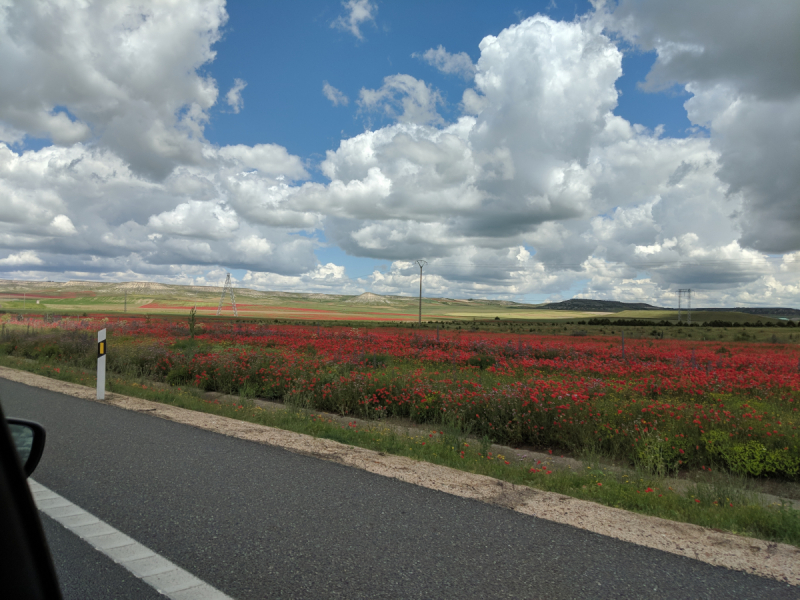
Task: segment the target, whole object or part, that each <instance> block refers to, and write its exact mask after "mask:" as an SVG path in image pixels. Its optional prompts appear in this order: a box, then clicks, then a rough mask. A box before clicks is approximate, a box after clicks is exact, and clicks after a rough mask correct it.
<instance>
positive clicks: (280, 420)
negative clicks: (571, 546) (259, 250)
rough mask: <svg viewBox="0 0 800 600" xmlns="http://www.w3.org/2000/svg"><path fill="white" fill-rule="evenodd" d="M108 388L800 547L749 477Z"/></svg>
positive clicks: (188, 394)
mask: <svg viewBox="0 0 800 600" xmlns="http://www.w3.org/2000/svg"><path fill="white" fill-rule="evenodd" d="M0 365H2V366H6V367H11V368H14V369H20V370H24V371H28V372H32V373H36V374H39V375H44V376H47V377H51V378H54V379H59V380H62V381H68V382H71V383H78V384H82V385H87V386H94V385H95V383H96V382H95V377H94V375H93V374H90V373H87V371H86V370H84V369H77V368H74V367H67V366H52V365H49V364H47V363H45V362H39V361H33V360H29V359H21V358H18V357H13V356H0ZM108 390H109V391H111V392H115V393H119V394H124V395H126V396H133V397H137V398H143V399H145V400H152V401H155V402H161V403H164V404H170V405H172V406H177V407H180V408H187V409H190V410H197V411H201V412H206V413H211V414H215V415H220V416H224V417H230V418H234V419H240V420H243V421H249V422H252V423H257V424H261V425H266V426H269V427H275V428H279V429H284V430H288V431H294V432H296V433H302V434H306V435H311V436H314V437H319V438H326V439H331V440H335V441H337V442H341V443H343V444H347V445H350V446H358V447H360V448H366V449H370V450H375V451H378V452H384V453H387V454H394V455H398V456H406V457H409V458H412V459H414V460H420V461H426V462H430V463H434V464H439V465H444V466H447V467H451V468H454V469H459V470H462V471H466V472H470V473H478V474H481V475H487V476H489V477H494V478H496V479H500V480H503V481H507V482H510V483H514V484H517V485H526V486H529V487H532V488H535V489H539V490H543V491H550V492H557V493H560V494H564V495H566V496H571V497H574V498H580V499H582V500H589V501H592V502H597V503H599V504H604V505H606V506H612V507H615V508H621V509H624V510H630V511H634V512H638V513H642V514H646V515H652V516H656V517H661V518H664V519H670V520H673V521H680V522H684V523H692V524H695V525H700V526H703V527H710V528H713V529H717V530H722V531H729V532H732V533H736V534H739V535H745V536H750V537H754V538H759V539H763V540H768V541H773V542H781V543H786V544H792V545H794V546H798V547H800V511H797V510H794V509H792V508H790V507H788V506H784V505H768V506H767V505H764V504H763V503H761V502H759V500H758V499H757V496H756V495H755V494H750V493H747V491H746V490H744V489H743V487H745V486H743V483H744V481H743V480H741V479H740V478H736V477H733V476H731V477H730V478H725V477H724V476H723V478H722V479H720V480H717V481H715V482H713V483H698V484H695V485H694V486H693V487H692V488H691V489H690V490H689V492H688V493H687V494H680V493H677V492H675V491H673V490H672V489H671V488H670V487H669V480H667V479H662V478H657V477H654V476H652V475H646V474H641V475H640V476H632V475H626V474H623V473H620V472H617V471H610V470H607V469H604V468H602V467H601V466H599V465H594V466H587V467H586V468H585V469H581V470H580V472H577V470H572V469H560V470H551V469H548V468H547V467H544V466H543V465H541V464H534V465H531V464H530V463H527V464H521V463H520V462H518V461H515V460H510V459H508V458H507V457H505V456H502V455H494V456H493V455H492V453H491V452H489V451H488V447H489V442H488V439H486V438H484V442H483V443H479V444H475V443H474V442H473V443H471V444H470V443H469V442H467V438H466V435H465V433H464V432H463V431H462V430H460V429H458V428H457V427H455V426H439V428H438V430H437V431H434V430H431V431H430V432H429V433H428V434H424V435H420V436H407V435H401V434H399V433H397V432H396V431H395V430H393V429H390V428H388V427H385V426H381V425H380V424H376V425H375V426H369V427H366V428H365V427H359V426H358V425H357V424H356V423H355V422H353V423H350V424H348V425H342V424H340V423H339V422H337V421H334V420H331V419H329V418H327V417H325V416H323V415H319V414H315V413H314V412H311V411H309V410H306V409H304V408H303V407H301V406H287V408H286V409H283V410H265V409H262V408H260V407H258V406H255V405H254V404H253V403H252V401H248V400H242V401H241V403H227V402H219V401H209V400H204V399H203V398H201V397H200V396H199V392H198V391H195V390H194V389H184V388H178V387H175V388H168V389H164V388H161V387H156V386H152V385H151V383H150V382H148V381H146V380H138V381H137V380H133V379H126V378H122V377H119V376H116V375H111V376H110V377H109V380H108Z"/></svg>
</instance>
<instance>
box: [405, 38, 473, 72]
mask: <svg viewBox="0 0 800 600" xmlns="http://www.w3.org/2000/svg"><path fill="white" fill-rule="evenodd" d="M411 56H413V57H415V58H422V59H423V60H424V61H425V62H427V63H428V64H429V65H431V66H433V67H435V68H437V69H438V70H440V71H441V72H442V73H448V74H453V75H460V76H461V77H463V78H464V79H472V77H473V76H474V75H475V71H476V67H475V65H474V64H473V63H472V59H471V58H470V57H469V54H467V53H466V52H459V53H458V54H451V53H450V52H448V51H447V50H446V49H445V47H444V46H442V45H441V44H440V45H439V47H438V48H429V49H428V50H426V51H425V52H423V53H422V54H418V53H416V52H415V53H414V54H412V55H411Z"/></svg>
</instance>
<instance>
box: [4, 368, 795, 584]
mask: <svg viewBox="0 0 800 600" xmlns="http://www.w3.org/2000/svg"><path fill="white" fill-rule="evenodd" d="M0 377H2V378H4V379H8V380H10V381H15V382H18V383H23V384H25V385H30V386H34V387H38V388H42V389H46V390H50V391H53V392H58V393H61V394H65V395H68V396H73V397H77V398H82V399H84V400H92V401H96V402H102V403H105V404H109V405H112V406H116V407H119V408H122V409H125V410H132V411H136V412H143V413H147V414H151V415H153V416H156V417H158V418H161V419H167V420H170V421H174V422H178V423H183V424H186V425H191V426H193V427H197V428H200V429H205V430H208V431H214V432H216V433H220V434H223V435H228V436H231V437H236V438H239V439H244V440H250V441H254V442H258V443H262V444H268V445H272V446H278V447H281V448H284V449H286V450H289V451H291V452H296V453H299V454H304V455H307V456H313V457H316V458H320V459H322V460H328V461H332V462H337V463H340V464H343V465H347V466H350V467H355V468H357V469H363V470H365V471H368V472H370V473H374V474H377V475H382V476H385V477H392V478H395V479H398V480H400V481H404V482H407V483H411V484H414V485H418V486H422V487H425V488H429V489H434V490H438V491H441V492H445V493H448V494H452V495H455V496H459V497H463V498H471V499H475V500H478V501H481V502H485V503H487V504H492V505H495V506H501V507H504V508H507V509H509V510H513V511H515V512H517V513H520V514H524V515H528V516H530V517H532V518H541V519H546V520H549V521H554V522H558V523H562V524H566V525H571V526H573V527H577V528H580V529H584V530H587V531H591V532H594V533H598V534H601V535H605V536H609V537H612V538H616V539H619V540H623V541H626V542H630V543H633V544H638V545H640V546H645V547H648V548H653V549H656V550H662V551H665V552H670V553H672V554H676V555H679V556H685V557H688V558H692V559H696V560H699V561H702V562H705V563H708V564H711V565H715V566H720V567H725V568H728V569H733V570H737V571H744V572H746V573H751V574H754V575H759V576H762V577H769V578H772V579H776V580H778V581H783V582H786V583H789V584H791V585H795V586H800V549H798V548H796V547H794V546H790V545H787V544H776V543H773V542H766V541H762V540H756V539H752V538H746V537H740V536H736V535H733V534H728V533H723V532H718V531H714V530H711V529H707V528H704V527H699V526H696V525H691V524H686V523H677V522H674V521H668V520H665V519H660V518H657V517H650V516H646V515H639V514H636V513H631V512H627V511H624V510H620V509H616V508H611V507H607V506H602V505H599V504H595V503H592V502H587V501H584V500H578V499H575V498H570V497H568V496H563V495H561V494H555V493H550V492H542V491H538V490H534V489H531V488H528V487H526V486H518V485H513V484H509V483H506V482H503V481H499V480H497V479H493V478H491V477H486V476H484V475H476V474H472V473H466V472H463V471H458V470H456V469H451V468H448V467H444V466H440V465H434V464H430V463H424V462H419V461H414V460H412V459H409V458H405V457H400V456H391V455H385V454H382V453H379V452H375V451H372V450H366V449H363V448H357V447H353V446H347V445H344V444H341V443H339V442H335V441H332V440H326V439H318V438H314V437H310V436H307V435H303V434H298V433H294V432H290V431H284V430H281V429H275V428H272V427H266V426H263V425H257V424H254V423H248V422H245V421H237V420H235V419H229V418H226V417H220V416H216V415H210V414H206V413H200V412H195V411H191V410H186V409H182V408H178V407H174V406H169V405H165V404H160V403H157V402H151V401H148V400H142V399H139V398H132V397H129V396H123V395H120V394H114V393H106V398H105V400H103V401H98V400H96V398H95V390H94V388H89V387H86V386H82V385H77V384H73V383H68V382H63V381H57V380H54V379H49V378H47V377H43V376H40V375H35V374H33V373H28V372H25V371H17V370H15V369H9V368H6V367H0ZM351 420H352V419H351ZM509 451H510V452H513V453H519V451H516V450H513V449H509ZM549 458H551V459H552V457H549ZM553 460H556V459H553ZM559 460H571V459H559Z"/></svg>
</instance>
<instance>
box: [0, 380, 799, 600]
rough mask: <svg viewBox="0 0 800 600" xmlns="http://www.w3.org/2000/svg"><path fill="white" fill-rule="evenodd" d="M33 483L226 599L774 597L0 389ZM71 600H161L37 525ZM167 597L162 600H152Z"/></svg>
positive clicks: (322, 465) (495, 511) (566, 536)
mask: <svg viewBox="0 0 800 600" xmlns="http://www.w3.org/2000/svg"><path fill="white" fill-rule="evenodd" d="M0 402H1V403H2V406H3V410H4V412H5V414H6V415H7V416H15V417H22V418H28V419H33V420H36V421H39V422H40V423H42V424H43V425H44V426H45V427H46V429H47V436H48V437H47V446H46V448H45V453H44V457H43V458H42V461H41V463H40V464H39V467H38V468H37V470H36V473H34V478H35V479H36V480H37V481H38V482H39V483H41V484H42V485H44V486H46V487H48V488H50V489H51V490H53V491H54V492H56V493H58V494H60V495H62V496H64V497H65V498H67V499H68V500H70V501H72V502H74V503H75V504H77V505H78V506H80V507H81V508H83V509H84V510H87V511H89V512H90V513H92V514H93V515H95V516H96V517H98V518H100V519H102V520H104V521H105V522H107V523H108V524H110V525H112V526H113V527H115V528H117V529H119V530H120V531H122V532H123V533H125V534H127V535H129V536H131V537H132V538H134V539H135V540H136V541H138V542H140V543H141V544H144V545H145V546H148V547H149V548H151V549H152V550H154V551H155V552H157V553H159V554H161V555H162V556H163V557H165V558H167V559H168V560H170V561H172V562H173V563H175V564H177V565H178V566H180V567H182V568H183V569H186V570H187V571H189V572H190V573H192V574H193V575H195V576H197V577H199V578H201V579H203V580H204V581H206V582H207V583H209V584H210V585H212V586H214V587H216V588H217V589H219V590H221V591H222V592H224V593H226V594H228V595H230V596H232V597H233V598H237V599H245V598H315V599H316V598H392V599H396V598H459V599H465V598H548V599H550V598H552V599H557V598H569V599H572V598H770V599H771V600H778V599H780V598H793V599H797V598H798V597H800V590H798V588H796V587H790V586H787V585H786V584H782V583H779V582H776V581H773V580H770V579H764V578H760V577H756V576H752V575H745V574H742V573H738V572H735V571H729V570H727V569H723V568H719V567H712V566H709V565H707V564H705V563H701V562H699V561H695V560H691V559H687V558H683V557H679V556H674V555H672V554H668V553H664V552H660V551H657V550H651V549H648V548H643V547H640V546H635V545H633V544H629V543H625V542H620V541H618V540H615V539H612V538H607V537H604V536H601V535H597V534H594V533H589V532H586V531H583V530H580V529H576V528H573V527H569V526H566V525H560V524H557V523H551V522H548V521H545V520H542V519H537V518H532V517H528V516H524V515H520V514H517V513H514V512H513V511H510V510H507V509H503V508H498V507H495V506H489V505H486V504H482V503H480V502H477V501H473V500H468V499H464V498H458V497H455V496H450V495H447V494H444V493H441V492H436V491H432V490H428V489H424V488H419V487H415V486H413V485H410V484H406V483H402V482H398V481H396V480H393V479H389V478H385V477H380V476H377V475H373V474H370V473H366V472H364V471H360V470H357V469H353V468H349V467H345V466H341V465H338V464H335V463H330V462H326V461H322V460H319V459H315V458H310V457H305V456H301V455H297V454H292V453H290V452H287V451H284V450H281V449H278V448H273V447H270V446H264V445H261V444H257V443H254V442H247V441H243V440H239V439H235V438H230V437H225V436H223V435H219V434H215V433H211V432H208V431H203V430H199V429H194V428H192V427H189V426H186V425H180V424H177V423H173V422H170V421H164V420H162V419H158V418H156V417H151V416H148V415H146V414H140V413H134V412H129V411H125V410H122V409H118V408H115V407H111V406H106V405H102V404H98V403H95V402H89V401H85V400H80V399H77V398H72V397H70V396H64V395H61V394H57V393H54V392H49V391H45V390H40V389H37V388H31V387H28V386H25V385H22V384H18V383H13V382H10V381H7V380H4V379H0ZM44 525H45V531H46V533H47V536H48V540H49V542H50V544H51V550H52V552H53V555H54V560H55V562H56V565H57V570H58V573H59V577H60V579H61V582H62V587H63V588H64V592H65V596H66V597H67V598H80V599H81V600H87V599H91V598H157V597H159V596H158V594H156V593H155V591H154V590H153V589H152V588H149V587H148V586H147V585H146V584H144V583H143V582H141V581H139V580H137V579H136V578H135V577H133V576H132V575H131V574H130V573H128V572H127V571H125V570H124V569H123V568H122V567H119V566H118V565H116V564H114V563H113V562H112V561H111V560H110V559H108V558H106V557H105V556H103V555H101V554H99V553H98V552H97V551H95V550H94V549H92V548H91V547H90V546H89V545H88V544H87V543H85V542H83V541H82V540H80V539H78V538H76V537H74V536H73V535H72V534H71V533H69V532H68V531H66V530H64V529H63V528H62V527H61V526H60V525H59V524H57V523H55V522H54V521H51V520H49V519H47V518H44ZM162 597H163V596H162Z"/></svg>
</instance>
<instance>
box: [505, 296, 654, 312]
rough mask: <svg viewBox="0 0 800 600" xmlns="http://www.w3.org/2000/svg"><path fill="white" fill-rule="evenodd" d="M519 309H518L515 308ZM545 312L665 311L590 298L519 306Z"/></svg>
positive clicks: (647, 305)
mask: <svg viewBox="0 0 800 600" xmlns="http://www.w3.org/2000/svg"><path fill="white" fill-rule="evenodd" d="M515 308H517V307H515ZM518 308H532V309H544V310H575V311H580V312H622V311H623V310H664V309H662V308H659V307H657V306H653V305H652V304H645V303H644V302H617V301H615V300H591V299H589V298H573V299H572V300H564V301H563V302H549V303H547V304H539V305H537V306H519V307H518Z"/></svg>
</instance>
